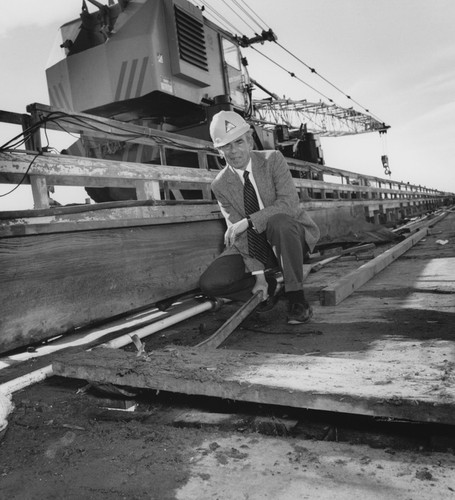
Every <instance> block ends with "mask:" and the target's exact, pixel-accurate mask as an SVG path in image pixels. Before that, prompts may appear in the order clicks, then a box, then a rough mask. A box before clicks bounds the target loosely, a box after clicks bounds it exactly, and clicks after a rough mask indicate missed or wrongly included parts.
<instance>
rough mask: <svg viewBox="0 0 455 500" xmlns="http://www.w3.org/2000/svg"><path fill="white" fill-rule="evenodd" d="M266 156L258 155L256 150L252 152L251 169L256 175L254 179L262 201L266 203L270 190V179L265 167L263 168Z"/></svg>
mask: <svg viewBox="0 0 455 500" xmlns="http://www.w3.org/2000/svg"><path fill="white" fill-rule="evenodd" d="M264 161H265V160H264V158H262V157H261V156H256V155H255V154H254V152H253V153H252V154H251V170H252V171H253V175H254V181H255V182H256V186H257V188H258V191H259V196H260V197H261V199H262V202H263V203H264V204H266V199H267V197H268V196H267V192H268V190H269V187H268V179H266V178H265V177H266V176H265V174H266V172H265V169H264V168H263V165H264Z"/></svg>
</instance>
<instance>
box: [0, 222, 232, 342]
mask: <svg viewBox="0 0 455 500" xmlns="http://www.w3.org/2000/svg"><path fill="white" fill-rule="evenodd" d="M223 233H224V227H223V225H222V224H221V223H220V221H219V220H208V221H201V222H191V223H181V224H163V225H156V226H141V227H126V228H118V229H104V230H100V231H78V232H74V233H55V234H45V235H34V236H27V237H11V238H4V239H1V240H0V283H1V287H0V304H1V306H0V308H1V311H0V332H1V333H0V352H4V351H7V350H11V349H13V348H15V347H19V346H21V345H29V344H30V343H32V342H35V341H39V340H42V339H45V338H49V337H52V336H55V335H59V334H63V333H65V332H71V331H72V330H74V328H76V327H81V326H84V325H88V324H91V323H93V322H94V321H98V320H102V319H106V318H109V317H113V316H116V315H118V314H121V313H124V312H127V311H130V310H132V309H136V308H139V307H143V306H145V305H148V304H153V303H154V302H156V301H159V300H162V299H165V298H167V297H171V296H173V295H176V294H178V293H180V292H184V291H187V290H190V289H193V288H196V287H197V286H198V281H199V276H200V275H201V274H202V272H203V271H204V270H205V268H206V267H207V265H208V263H209V262H211V261H212V260H213V259H214V258H215V257H216V256H217V255H219V253H220V252H221V250H222V242H223Z"/></svg>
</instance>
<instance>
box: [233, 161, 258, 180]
mask: <svg viewBox="0 0 455 500" xmlns="http://www.w3.org/2000/svg"><path fill="white" fill-rule="evenodd" d="M228 166H229V168H230V169H231V171H232V172H235V173H236V174H237V175H238V176H239V177H240V179H241V180H242V182H243V172H245V171H247V172H249V173H250V174H251V172H252V161H251V158H250V161H249V162H248V165H247V166H246V168H245V170H240V169H238V168H234V167H231V165H228Z"/></svg>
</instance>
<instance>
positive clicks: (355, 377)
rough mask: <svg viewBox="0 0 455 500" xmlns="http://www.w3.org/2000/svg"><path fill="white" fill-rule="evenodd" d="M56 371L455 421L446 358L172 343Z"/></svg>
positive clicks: (99, 356)
mask: <svg viewBox="0 0 455 500" xmlns="http://www.w3.org/2000/svg"><path fill="white" fill-rule="evenodd" d="M448 369H449V370H450V371H449V372H448ZM53 371H54V373H55V374H56V375H60V376H64V377H71V378H78V379H83V380H89V381H94V382H100V383H112V384H116V385H121V386H129V387H137V388H144V389H153V390H160V391H170V392H175V393H181V394H191V395H204V396H212V397H218V398H225V399H231V400H237V401H248V402H254V403H260V404H271V405H281V406H288V407H294V408H309V409H315V410H323V411H335V412H343V413H352V414H359V415H370V416H376V417H379V416H380V417H391V418H399V419H408V420H412V421H420V422H439V423H446V424H454V423H455V411H454V410H455V388H454V385H453V382H451V381H452V380H453V376H454V373H453V368H450V367H448V366H447V363H444V362H443V361H441V363H439V364H435V363H432V364H431V365H422V364H420V365H419V367H418V370H416V366H415V364H414V363H409V364H404V363H400V364H399V365H398V364H396V363H388V362H371V361H364V360H353V359H346V358H329V357H321V356H298V355H290V354H272V353H258V352H246V351H238V350H228V349H209V350H205V349H200V348H185V347H170V348H168V349H164V350H159V351H152V352H150V353H148V354H145V355H142V356H140V357H138V356H137V355H136V354H135V353H129V352H124V351H117V350H109V349H97V350H95V351H92V352H87V353H82V354H80V353H78V354H77V355H69V356H65V357H62V358H59V359H58V360H56V361H54V363H53ZM435 387H436V389H435Z"/></svg>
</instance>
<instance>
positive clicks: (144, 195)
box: [136, 181, 161, 200]
mask: <svg viewBox="0 0 455 500" xmlns="http://www.w3.org/2000/svg"><path fill="white" fill-rule="evenodd" d="M136 196H137V199H138V200H160V199H161V194H160V183H159V182H158V181H138V182H137V183H136Z"/></svg>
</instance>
